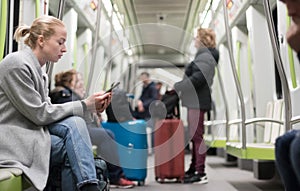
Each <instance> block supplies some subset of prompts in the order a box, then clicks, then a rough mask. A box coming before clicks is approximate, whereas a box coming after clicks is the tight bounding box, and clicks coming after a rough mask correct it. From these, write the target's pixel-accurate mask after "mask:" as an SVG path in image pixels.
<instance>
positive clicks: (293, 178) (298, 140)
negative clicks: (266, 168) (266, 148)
mask: <svg viewBox="0 0 300 191" xmlns="http://www.w3.org/2000/svg"><path fill="white" fill-rule="evenodd" d="M299 145H300V131H299V130H291V131H289V132H287V133H285V134H284V135H282V136H280V137H278V138H277V139H276V143H275V156H276V165H277V168H278V171H279V174H280V176H281V178H282V181H283V184H284V186H285V189H286V191H299V190H300V146H299Z"/></svg>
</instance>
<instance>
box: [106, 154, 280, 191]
mask: <svg viewBox="0 0 300 191" xmlns="http://www.w3.org/2000/svg"><path fill="white" fill-rule="evenodd" d="M190 157H191V156H190V154H186V155H185V166H186V168H187V167H188V164H189V162H190ZM153 166H154V156H153V155H150V156H149V158H148V169H147V178H146V181H145V185H144V186H136V187H134V188H132V189H130V190H132V191H190V190H201V191H284V188H283V186H282V183H281V182H280V180H279V178H273V179H271V180H258V179H256V178H255V177H254V175H253V172H252V171H247V170H241V169H239V168H238V167H237V166H235V165H232V164H231V165H228V163H225V159H224V158H222V157H219V156H211V155H209V156H207V160H206V171H207V175H208V183H207V184H197V183H194V184H181V183H163V184H161V183H158V182H156V181H155V175H154V167H153ZM111 190H118V191H121V190H128V189H120V188H112V189H111Z"/></svg>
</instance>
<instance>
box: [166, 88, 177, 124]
mask: <svg viewBox="0 0 300 191" xmlns="http://www.w3.org/2000/svg"><path fill="white" fill-rule="evenodd" d="M161 101H162V102H163V103H164V104H165V106H166V109H167V116H166V119H173V118H178V119H179V118H180V112H179V96H178V94H177V92H176V91H175V90H170V91H166V92H165V94H164V95H163V96H162V98H161Z"/></svg>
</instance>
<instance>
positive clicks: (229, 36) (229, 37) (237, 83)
mask: <svg viewBox="0 0 300 191" xmlns="http://www.w3.org/2000/svg"><path fill="white" fill-rule="evenodd" d="M223 9H224V21H225V29H226V36H227V43H228V48H229V57H230V63H231V69H232V73H233V77H234V82H235V87H236V90H237V93H238V97H239V100H240V106H241V125H242V149H246V142H247V141H246V124H245V121H246V113H245V103H244V96H243V92H242V88H241V84H240V81H239V79H238V75H237V71H236V68H235V61H234V56H233V46H232V34H231V30H230V27H229V21H228V20H229V19H228V11H227V1H226V0H224V1H223Z"/></svg>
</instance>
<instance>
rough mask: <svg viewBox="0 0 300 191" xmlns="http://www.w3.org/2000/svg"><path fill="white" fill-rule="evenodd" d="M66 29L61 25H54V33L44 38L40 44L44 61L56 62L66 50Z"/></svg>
mask: <svg viewBox="0 0 300 191" xmlns="http://www.w3.org/2000/svg"><path fill="white" fill-rule="evenodd" d="M66 39H67V31H66V28H65V27H63V26H56V29H55V33H54V35H52V36H51V37H50V38H48V39H44V43H43V46H42V51H43V58H44V60H45V61H50V62H57V61H58V60H59V59H60V58H61V57H62V56H63V54H64V53H65V52H66V51H67V49H66V45H65V42H66Z"/></svg>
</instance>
